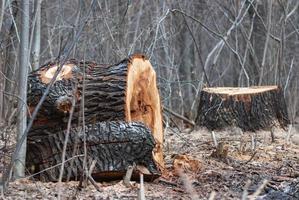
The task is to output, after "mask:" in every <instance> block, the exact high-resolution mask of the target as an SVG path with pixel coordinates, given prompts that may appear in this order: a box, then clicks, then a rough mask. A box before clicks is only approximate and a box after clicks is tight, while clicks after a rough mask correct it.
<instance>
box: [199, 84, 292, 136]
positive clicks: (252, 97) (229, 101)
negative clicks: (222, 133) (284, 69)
mask: <svg viewBox="0 0 299 200" xmlns="http://www.w3.org/2000/svg"><path fill="white" fill-rule="evenodd" d="M288 123H289V120H288V114H287V108H286V103H285V99H284V96H283V93H282V90H281V88H279V87H278V86H256V87H248V88H237V87H215V88H203V90H202V92H201V95H200V101H199V108H198V116H197V118H196V124H197V125H199V126H205V127H207V128H208V129H210V130H215V129H223V128H225V127H229V126H237V127H240V128H241V129H242V130H243V131H255V130H259V129H270V128H271V127H273V126H280V127H286V126H287V124H288Z"/></svg>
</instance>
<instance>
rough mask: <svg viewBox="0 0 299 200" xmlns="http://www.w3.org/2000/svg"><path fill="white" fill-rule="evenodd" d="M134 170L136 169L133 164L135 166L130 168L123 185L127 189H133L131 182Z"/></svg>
mask: <svg viewBox="0 0 299 200" xmlns="http://www.w3.org/2000/svg"><path fill="white" fill-rule="evenodd" d="M134 168H135V164H133V166H132V165H130V166H128V169H127V172H126V175H125V177H124V180H123V183H124V185H125V186H126V187H132V185H131V182H130V180H131V177H132V173H133V170H134Z"/></svg>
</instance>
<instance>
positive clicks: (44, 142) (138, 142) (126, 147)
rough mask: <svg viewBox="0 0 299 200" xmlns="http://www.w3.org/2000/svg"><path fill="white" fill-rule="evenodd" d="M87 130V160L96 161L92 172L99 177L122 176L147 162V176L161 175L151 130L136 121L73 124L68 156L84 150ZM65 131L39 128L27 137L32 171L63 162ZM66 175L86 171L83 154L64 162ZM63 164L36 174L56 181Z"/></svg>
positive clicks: (98, 178)
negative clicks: (83, 126)
mask: <svg viewBox="0 0 299 200" xmlns="http://www.w3.org/2000/svg"><path fill="white" fill-rule="evenodd" d="M84 133H85V137H86V146H87V163H88V166H87V168H89V166H90V164H91V162H92V161H93V160H95V161H96V165H95V167H94V170H93V171H92V176H93V177H94V178H95V179H96V180H107V179H108V180H113V179H116V178H121V177H123V176H124V174H125V173H126V169H127V167H128V166H130V165H133V163H135V164H136V165H142V166H145V167H146V168H147V169H148V170H149V172H150V174H149V175H146V176H147V178H148V179H154V178H157V177H158V176H159V175H160V172H159V171H158V169H157V167H156V165H155V163H154V161H153V159H152V151H153V148H154V147H155V142H154V139H153V137H152V135H151V133H150V130H149V129H148V128H147V127H146V126H145V125H143V124H142V123H137V122H131V123H126V122H120V121H119V122H101V123H96V124H93V125H87V126H86V127H85V130H83V128H82V127H79V128H78V127H77V128H72V129H71V130H70V137H69V140H68V143H67V151H66V160H68V159H70V158H72V157H73V156H76V155H83V154H84V148H83V146H84ZM65 136H66V131H62V132H58V133H56V134H49V135H47V132H46V131H44V132H40V136H38V135H37V134H35V135H34V136H30V137H29V138H28V149H27V162H26V166H27V168H28V169H30V170H31V173H37V172H40V171H42V170H45V169H47V168H50V167H52V166H54V165H56V164H59V163H61V160H62V157H61V156H62V149H63V143H64V139H65ZM64 169H65V171H64V174H63V179H64V180H66V179H71V180H78V179H79V178H80V176H81V175H82V171H83V156H81V157H75V158H74V159H72V160H70V161H68V162H66V163H65V168H64ZM59 170H60V166H58V167H55V168H53V169H49V170H46V171H44V172H42V173H40V174H38V175H36V177H38V178H40V179H41V180H44V181H57V180H58V177H59Z"/></svg>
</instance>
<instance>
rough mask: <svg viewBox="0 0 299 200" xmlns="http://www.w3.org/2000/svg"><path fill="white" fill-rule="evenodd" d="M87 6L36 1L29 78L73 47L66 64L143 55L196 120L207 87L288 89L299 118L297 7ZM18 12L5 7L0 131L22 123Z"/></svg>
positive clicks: (283, 2)
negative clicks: (74, 60)
mask: <svg viewBox="0 0 299 200" xmlns="http://www.w3.org/2000/svg"><path fill="white" fill-rule="evenodd" d="M91 3H92V2H91V1H83V0H66V1H61V0H57V1H56V0H51V1H48V0H35V1H30V32H29V37H28V38H29V41H28V42H29V46H30V48H29V51H30V63H29V71H31V70H33V69H36V68H38V67H39V66H41V65H42V64H44V63H46V62H47V61H49V60H53V59H56V58H59V57H60V56H62V55H64V54H65V52H66V49H67V48H68V46H70V45H71V44H72V43H74V47H73V48H72V50H71V53H70V55H69V58H77V59H81V60H92V61H96V62H98V63H104V64H105V63H108V64H110V63H115V62H117V61H119V60H121V59H123V58H125V57H126V56H127V55H130V54H132V53H138V52H139V53H145V54H146V55H147V56H148V57H149V58H150V61H151V63H152V64H153V66H154V67H155V69H156V71H157V74H158V84H159V89H160V93H161V96H162V102H163V104H164V105H166V106H167V107H169V108H171V109H173V110H175V111H176V112H177V113H180V114H183V115H185V116H187V117H190V118H191V119H193V118H194V117H195V116H196V102H197V100H198V94H199V92H200V90H201V88H202V87H203V86H205V85H206V86H207V85H210V86H253V85H276V84H277V85H280V86H281V87H282V88H283V89H284V95H285V97H286V99H287V104H288V111H289V117H290V119H291V121H292V122H294V120H295V118H296V115H298V112H299V106H298V105H299V102H298V96H299V80H298V73H299V68H298V63H299V58H298V56H296V55H298V54H299V26H298V24H299V9H298V4H299V2H298V1H296V0H276V1H271V0H268V1H260V0H257V1H254V0H253V1H249V0H246V1H240V0H227V1H218V0H213V1H204V0H194V1H193V0H190V1H147V0H139V1H131V0H128V1H126V0H123V1H121V0H119V1H98V0H96V1H94V2H93V3H92V4H91ZM20 4H21V2H20V1H16V0H2V1H1V15H0V30H1V32H0V72H1V75H0V88H1V93H0V116H1V117H0V125H1V127H4V126H7V125H10V124H11V123H12V122H13V121H14V119H15V116H17V110H16V101H17V98H16V97H17V95H18V90H17V88H18V85H17V82H18V73H19V67H18V66H19V59H18V58H19V56H18V52H19V46H20V26H21V24H22V22H21V14H22V9H21V6H20ZM89 9H91V13H90V16H87V15H88V10H89ZM84 23H86V25H85V26H84V28H83V30H82V32H81V33H80V35H79V37H78V38H75V37H76V36H77V33H78V31H80V30H79V28H80V26H82V24H84Z"/></svg>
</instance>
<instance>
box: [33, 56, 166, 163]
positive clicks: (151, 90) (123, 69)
mask: <svg viewBox="0 0 299 200" xmlns="http://www.w3.org/2000/svg"><path fill="white" fill-rule="evenodd" d="M57 69H58V63H55V62H51V63H48V64H46V65H44V66H43V67H41V68H40V69H39V70H37V71H34V72H32V73H31V74H30V76H29V90H28V105H29V108H30V110H33V109H34V108H35V106H36V105H37V103H38V102H39V100H40V98H41V96H42V94H43V93H44V91H45V89H46V87H47V85H48V84H49V82H50V81H51V79H52V78H53V77H54V74H55V72H56V71H57ZM72 98H75V99H76V107H75V113H74V117H73V124H78V123H79V124H80V123H81V121H82V116H83V114H82V113H83V109H81V108H83V106H84V117H85V123H86V124H93V123H96V122H100V121H115V120H123V121H127V122H131V121H140V122H143V123H144V124H146V125H147V126H148V127H149V128H150V129H151V132H152V134H153V136H154V139H155V142H156V146H155V149H154V159H155V161H156V163H157V164H158V165H159V167H160V168H164V160H163V151H162V145H163V128H162V117H161V104H160V97H159V93H158V89H157V85H156V73H155V71H154V69H153V67H152V65H151V64H150V62H149V60H148V59H147V58H146V57H145V56H144V55H133V56H131V57H130V58H128V59H125V60H123V61H121V62H120V63H118V64H115V65H110V66H105V65H98V64H96V63H92V62H79V61H76V60H69V61H68V62H66V63H65V64H64V66H63V67H62V70H61V71H60V72H59V74H58V76H57V78H56V81H55V83H54V86H53V87H52V88H51V90H50V92H49V94H48V96H47V99H46V100H45V102H44V104H43V106H42V108H41V110H40V112H39V115H38V116H37V119H36V120H35V122H34V124H33V131H31V133H30V134H34V133H36V132H37V131H35V130H43V129H47V130H48V131H50V132H51V131H52V132H56V131H59V130H64V129H65V128H66V124H67V120H68V117H69V112H70V110H71V104H72V103H71V102H72ZM83 99H84V101H83ZM83 102H84V105H82V104H83Z"/></svg>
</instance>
